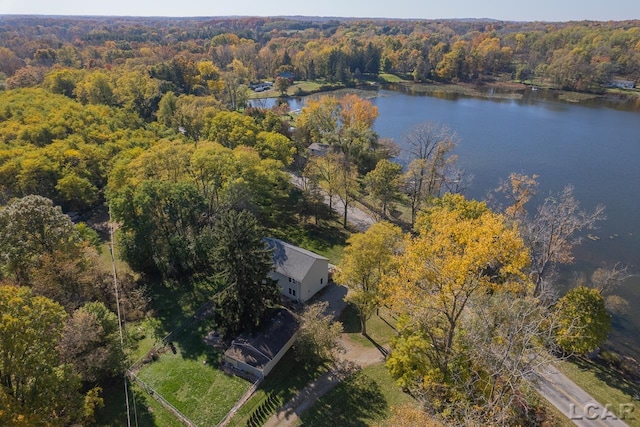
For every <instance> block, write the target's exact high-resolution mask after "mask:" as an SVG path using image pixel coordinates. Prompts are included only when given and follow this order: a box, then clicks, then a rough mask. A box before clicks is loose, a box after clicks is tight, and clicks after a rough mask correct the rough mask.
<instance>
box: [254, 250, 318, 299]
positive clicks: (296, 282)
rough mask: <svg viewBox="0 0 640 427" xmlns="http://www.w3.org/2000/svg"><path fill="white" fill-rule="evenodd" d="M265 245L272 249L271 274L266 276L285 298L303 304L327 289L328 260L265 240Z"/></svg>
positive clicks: (305, 251) (309, 252)
mask: <svg viewBox="0 0 640 427" xmlns="http://www.w3.org/2000/svg"><path fill="white" fill-rule="evenodd" d="M265 241H266V242H267V244H268V245H269V247H270V248H271V249H273V264H274V270H273V271H272V272H271V273H270V275H269V276H270V277H271V278H272V279H274V280H277V281H278V285H279V286H280V292H281V293H282V294H283V295H284V296H286V297H288V298H291V299H292V300H294V301H298V302H306V301H308V300H309V298H311V297H312V296H314V295H315V294H316V292H318V291H319V290H320V289H322V288H323V287H325V286H326V285H327V281H328V277H329V260H328V259H327V258H325V257H323V256H320V255H318V254H315V253H313V252H311V251H308V250H306V249H302V248H299V247H297V246H294V245H291V244H289V243H286V242H283V241H282V240H278V239H272V238H265Z"/></svg>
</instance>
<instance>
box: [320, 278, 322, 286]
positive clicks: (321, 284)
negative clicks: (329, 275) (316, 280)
mask: <svg viewBox="0 0 640 427" xmlns="http://www.w3.org/2000/svg"><path fill="white" fill-rule="evenodd" d="M320 284H321V285H322V277H321V278H320Z"/></svg>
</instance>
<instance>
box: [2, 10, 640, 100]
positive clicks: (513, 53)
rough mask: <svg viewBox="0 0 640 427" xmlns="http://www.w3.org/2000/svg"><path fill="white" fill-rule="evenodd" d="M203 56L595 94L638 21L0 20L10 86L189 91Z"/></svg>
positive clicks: (334, 73)
mask: <svg viewBox="0 0 640 427" xmlns="http://www.w3.org/2000/svg"><path fill="white" fill-rule="evenodd" d="M201 61H212V62H213V65H214V66H215V67H217V68H218V69H219V70H222V71H227V70H229V68H230V67H236V68H237V67H238V66H242V67H244V68H246V70H247V73H248V79H249V80H260V79H274V78H275V77H276V76H277V75H278V74H279V73H281V72H282V71H283V70H286V71H290V72H293V73H294V74H295V76H296V79H301V80H316V79H323V80H327V81H329V82H332V83H335V82H339V83H343V84H353V83H354V82H355V81H357V80H358V79H359V78H362V77H371V76H373V77H375V76H376V75H377V74H378V73H380V72H385V73H392V74H397V75H400V76H402V77H405V78H410V79H413V80H415V81H429V80H430V81H444V82H460V81H462V82H476V83H480V82H483V81H488V80H494V79H496V78H498V77H500V78H502V79H504V78H507V79H511V80H519V81H524V80H528V79H536V80H537V81H542V82H544V83H545V84H547V85H549V86H551V87H556V88H562V89H568V90H578V91H590V92H600V91H602V90H604V88H606V87H607V86H608V85H610V84H611V82H613V81H614V80H627V81H630V82H633V83H634V84H635V83H636V82H637V81H638V79H639V78H640V22H639V21H637V20H636V21H619V22H611V21H610V22H597V21H582V22H557V23H550V22H505V21H495V20H385V19H375V20H371V19H367V20H364V19H328V18H324V19H321V18H304V17H295V18H293V17H292V18H285V17H273V18H255V17H253V18H120V17H39V16H2V17H0V73H2V74H4V76H5V78H8V79H9V80H8V85H9V87H22V86H32V85H37V84H39V83H40V81H41V78H38V76H35V77H34V76H33V74H34V72H33V70H32V69H30V68H29V67H47V68H48V67H53V66H61V67H70V68H77V69H82V68H84V69H86V68H106V69H110V68H112V67H116V66H125V67H128V68H130V69H133V68H135V69H140V68H142V67H146V68H147V69H148V72H149V74H150V76H155V77H158V76H160V77H167V76H173V80H172V77H169V79H168V80H167V81H169V82H170V83H171V84H173V85H174V87H173V89H176V90H177V91H178V92H181V93H193V90H194V89H199V90H201V89H200V88H199V87H194V86H193V85H190V84H189V82H188V81H186V82H185V81H181V80H189V78H188V74H189V73H190V69H192V70H195V69H197V64H198V63H199V62H201ZM234 61H236V62H234ZM25 69H26V70H25ZM154 70H155V71H154ZM158 70H164V71H162V72H160V73H159V72H158ZM21 72H22V73H26V74H27V75H29V78H22V77H21V76H20V73H21ZM16 74H18V77H17V78H15V77H16ZM40 74H41V75H44V73H43V72H42V71H41V72H40ZM181 75H182V76H186V77H185V78H181V77H179V76H181ZM11 78H13V81H12V80H11Z"/></svg>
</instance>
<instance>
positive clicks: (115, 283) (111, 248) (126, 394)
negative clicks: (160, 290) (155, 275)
mask: <svg viewBox="0 0 640 427" xmlns="http://www.w3.org/2000/svg"><path fill="white" fill-rule="evenodd" d="M114 251H115V249H114V245H113V221H112V218H111V205H109V253H110V254H111V266H112V270H113V287H114V289H115V293H116V310H117V312H118V331H119V332H120V348H121V349H122V354H124V353H125V349H124V335H123V333H122V315H121V314H120V294H119V293H118V274H117V272H116V258H115V253H114ZM124 397H125V402H126V405H127V426H128V427H131V412H130V409H129V385H128V378H127V371H126V370H125V372H124ZM133 399H134V403H135V396H133ZM136 425H137V416H136Z"/></svg>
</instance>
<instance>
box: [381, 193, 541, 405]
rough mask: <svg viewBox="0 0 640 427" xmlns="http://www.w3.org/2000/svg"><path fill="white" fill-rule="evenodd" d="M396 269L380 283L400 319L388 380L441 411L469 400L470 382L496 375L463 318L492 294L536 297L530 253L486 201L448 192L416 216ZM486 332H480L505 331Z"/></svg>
mask: <svg viewBox="0 0 640 427" xmlns="http://www.w3.org/2000/svg"><path fill="white" fill-rule="evenodd" d="M394 264H395V265H396V268H395V269H394V270H392V271H391V272H390V273H389V274H387V275H386V276H384V277H383V279H382V282H381V283H382V284H381V290H382V291H383V293H384V294H385V295H386V296H387V298H386V302H387V303H389V304H391V306H392V308H393V309H394V310H395V311H396V312H398V313H399V314H400V315H401V320H400V322H399V324H398V330H399V333H398V336H397V337H396V338H395V339H394V341H393V342H392V347H393V350H392V353H391V355H390V357H389V359H388V361H387V366H388V367H389V369H390V371H391V374H392V375H393V376H394V377H395V378H396V379H397V380H398V383H399V384H400V385H401V386H402V387H403V388H405V389H411V390H412V391H414V392H416V393H417V395H422V396H423V397H425V400H426V401H429V402H430V404H431V405H432V406H434V409H435V410H436V411H444V410H445V409H446V407H447V402H449V403H450V402H455V401H457V400H459V401H467V402H469V401H472V400H473V399H472V398H471V397H469V393H474V392H475V391H472V390H471V389H473V387H476V386H477V382H476V383H475V385H473V386H469V384H471V381H474V378H479V377H483V376H487V372H493V370H492V368H491V367H487V366H479V365H480V363H483V362H481V360H480V358H478V357H476V356H474V355H475V354H476V353H477V352H476V349H472V348H471V347H473V346H472V345H470V343H471V340H470V339H469V337H468V336H467V335H468V334H471V333H472V328H470V327H468V326H467V323H465V319H469V318H471V317H473V316H474V313H478V312H480V311H481V310H480V308H484V307H486V306H487V303H486V302H485V301H483V299H484V298H485V297H486V296H487V295H489V296H494V297H498V296H501V295H504V294H508V295H510V296H513V297H514V298H521V297H525V296H526V295H527V294H530V292H531V284H530V283H529V282H528V280H527V276H526V274H525V271H526V269H527V267H528V265H529V254H528V251H527V249H526V247H525V245H524V242H523V241H522V238H521V237H520V234H519V232H518V229H517V227H516V226H515V225H510V224H509V222H508V221H507V220H506V218H505V217H504V216H502V215H500V214H497V213H494V212H492V211H491V210H489V209H488V208H487V206H486V204H484V203H481V202H477V201H471V200H466V199H465V198H464V197H463V196H461V195H452V194H447V195H445V196H444V197H443V198H441V199H435V200H433V201H432V203H431V205H430V206H429V207H428V208H427V209H425V210H424V211H422V212H421V213H420V214H419V216H418V218H417V221H416V225H415V233H414V234H413V235H407V237H406V238H405V248H404V251H403V252H402V253H401V254H399V255H398V256H397V257H396V259H395V262H394ZM474 304H476V305H477V307H474ZM472 326H473V325H472ZM486 326H487V327H486V328H484V325H483V329H482V334H487V335H488V336H490V337H496V336H497V334H499V333H501V332H500V331H499V330H498V329H496V328H495V327H494V325H486ZM477 330H478V331H479V330H480V329H477ZM500 339H503V338H500ZM488 341H489V342H491V339H489V340H488ZM478 351H479V350H478ZM523 351H526V350H523ZM497 377H498V376H497ZM481 387H485V385H482V386H481ZM479 393H481V394H482V393H486V391H481V392H479ZM476 402H477V400H476ZM476 402H472V403H476ZM471 406H473V404H472V405H471ZM460 407H462V404H460ZM448 410H451V408H449V409H448Z"/></svg>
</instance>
